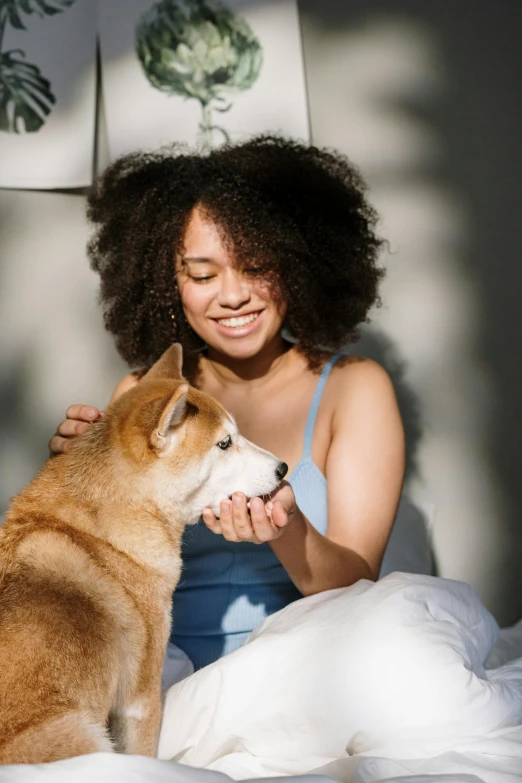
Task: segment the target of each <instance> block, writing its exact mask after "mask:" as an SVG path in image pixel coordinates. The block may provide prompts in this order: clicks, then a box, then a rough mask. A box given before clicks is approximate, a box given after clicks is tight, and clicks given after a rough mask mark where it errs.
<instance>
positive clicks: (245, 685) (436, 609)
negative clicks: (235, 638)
mask: <svg viewBox="0 0 522 783" xmlns="http://www.w3.org/2000/svg"><path fill="white" fill-rule="evenodd" d="M517 656H520V657H517ZM488 659H489V660H488ZM494 667H495V668H494ZM159 758H160V759H161V760H155V759H145V758H140V757H137V756H134V757H124V756H116V755H113V756H111V755H110V754H95V755H94V756H90V757H88V756H84V757H81V758H78V759H70V760H67V761H63V762H57V763H55V764H49V765H40V766H17V767H15V766H11V767H4V768H0V781H1V783H4V781H5V783H26V782H27V783H29V782H30V781H31V782H32V781H35V783H36V781H40V780H41V781H43V780H46V781H47V780H51V781H62V780H63V781H64V783H65V781H78V783H83V781H97V783H98V781H100V782H101V781H105V780H107V781H109V780H110V781H115V780H125V781H128V782H129V783H132V782H133V781H136V783H145V782H146V781H147V783H167V782H168V781H172V782H175V783H218V781H226V780H227V778H226V777H225V776H230V777H231V778H234V779H254V778H256V779H259V778H264V777H274V776H288V775H292V776H301V775H304V774H308V775H313V776H314V777H315V781H314V780H313V779H310V778H308V779H307V780H308V781H310V783H320V777H321V776H328V777H329V778H334V779H336V780H339V781H344V782H345V783H377V781H387V783H389V782H390V781H392V780H393V781H408V782H409V783H435V782H436V781H437V782H439V781H440V783H442V781H444V782H445V783H458V782H459V783H465V781H467V782H468V783H515V781H521V782H522V624H520V625H519V626H517V627H515V628H514V629H512V630H511V631H509V632H506V633H505V634H504V635H503V636H501V637H500V639H499V629H498V626H497V624H496V622H495V620H494V619H493V617H492V616H491V615H490V614H489V613H488V612H487V610H486V609H485V608H484V606H483V605H482V604H481V602H480V601H479V599H478V598H477V596H476V595H475V593H474V592H473V590H472V589H471V588H470V587H468V586H467V585H465V584H463V583H460V582H454V581H450V580H445V579H440V578H436V577H429V576H417V575H413V574H403V573H394V574H391V575H389V576H387V577H385V578H384V579H382V580H380V581H379V582H377V583H373V582H368V581H361V582H359V583H357V584H356V585H353V586H352V587H349V588H341V589H338V590H332V591H329V592H326V593H321V594H319V595H315V596H311V597H309V598H303V599H302V600H300V601H296V602H295V603H293V604H290V605H289V606H288V607H286V608H285V609H283V610H282V611H280V612H278V613H277V614H275V615H272V616H270V617H268V618H267V619H266V620H265V621H264V622H263V624H262V625H261V626H260V627H259V628H258V629H256V631H254V633H253V634H252V635H251V636H250V638H249V639H248V641H247V642H246V643H245V644H244V645H243V647H241V648H240V649H239V650H237V651H236V652H234V653H232V654H231V655H228V656H225V657H224V658H221V659H220V660H218V661H216V662H215V663H213V664H211V665H210V666H207V667H206V668H204V669H202V670H200V671H198V672H196V673H195V674H192V675H191V676H189V677H187V678H186V679H184V680H182V681H181V682H178V683H177V684H175V685H174V686H173V687H171V688H170V689H169V691H168V692H167V694H166V698H165V705H164V715H163V723H162V729H161V736H160V743H159ZM173 762H178V763H173ZM219 773H224V774H219ZM294 783H297V779H296V781H294ZM303 783H304V781H303Z"/></svg>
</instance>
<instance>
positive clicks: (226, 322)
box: [217, 313, 259, 326]
mask: <svg viewBox="0 0 522 783" xmlns="http://www.w3.org/2000/svg"><path fill="white" fill-rule="evenodd" d="M258 315H259V313H250V315H244V316H242V317H241V318H218V319H217V322H218V324H221V326H246V325H247V324H251V323H252V321H255V319H256V318H257V316H258Z"/></svg>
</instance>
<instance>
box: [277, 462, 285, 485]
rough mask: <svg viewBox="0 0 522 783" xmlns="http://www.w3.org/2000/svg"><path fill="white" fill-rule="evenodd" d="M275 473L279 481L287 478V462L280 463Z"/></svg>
mask: <svg viewBox="0 0 522 783" xmlns="http://www.w3.org/2000/svg"><path fill="white" fill-rule="evenodd" d="M275 473H276V476H277V478H278V479H279V481H282V480H283V479H284V477H285V476H286V474H287V473H288V465H287V464H286V462H280V463H279V465H278V466H277V468H276V472H275Z"/></svg>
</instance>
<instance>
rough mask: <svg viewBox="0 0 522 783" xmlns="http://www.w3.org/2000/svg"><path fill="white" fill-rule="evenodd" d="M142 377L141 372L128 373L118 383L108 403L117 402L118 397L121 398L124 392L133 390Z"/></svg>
mask: <svg viewBox="0 0 522 783" xmlns="http://www.w3.org/2000/svg"><path fill="white" fill-rule="evenodd" d="M141 377H142V373H141V371H139V370H138V371H136V372H130V373H129V374H128V375H126V376H125V377H124V378H122V379H121V381H119V383H118V384H117V386H116V388H115V389H114V391H113V393H112V395H111V398H110V400H109V402H113V401H114V400H117V399H118V397H121V395H122V394H124V393H125V392H126V391H129V389H132V388H134V386H136V384H137V383H138V381H139V380H140V378H141Z"/></svg>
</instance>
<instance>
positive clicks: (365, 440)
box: [270, 360, 405, 595]
mask: <svg viewBox="0 0 522 783" xmlns="http://www.w3.org/2000/svg"><path fill="white" fill-rule="evenodd" d="M337 376H338V377H337V385H338V393H337V402H336V405H335V411H334V416H333V422H332V442H331V445H330V448H329V451H328V457H327V463H326V479H327V482H328V528H327V532H326V536H323V535H321V534H320V533H319V532H318V531H317V530H316V529H315V528H314V527H313V526H312V525H311V524H310V522H309V521H308V520H307V519H306V518H305V517H304V515H303V514H302V513H301V512H300V511H299V509H297V508H296V509H295V510H293V509H290V508H289V509H285V511H288V512H290V514H291V516H290V518H289V522H290V524H288V525H286V527H285V528H284V531H283V533H282V535H281V536H280V537H279V538H277V539H275V540H273V541H271V542H270V545H271V547H272V549H273V551H274V553H275V554H276V555H277V557H278V558H279V560H280V561H281V563H282V564H283V566H284V567H285V569H286V570H287V571H288V573H289V575H290V577H291V579H292V580H293V582H294V583H295V585H296V586H297V587H298V589H299V590H300V591H301V592H302V593H303V594H304V595H311V594H313V593H318V592H322V591H323V590H330V589H333V588H335V587H343V586H347V585H350V584H353V583H354V582H356V581H357V580H358V579H361V578H367V579H377V577H378V575H379V571H380V567H381V562H382V557H383V554H384V550H385V547H386V544H387V542H388V538H389V535H390V532H391V529H392V525H393V521H394V519H395V514H396V512H397V506H398V503H399V499H400V493H401V489H402V482H403V478H404V467H405V442H404V430H403V427H402V421H401V417H400V414H399V410H398V406H397V400H396V398H395V393H394V390H393V386H392V383H391V380H390V378H389V376H388V374H387V373H386V372H385V370H383V368H382V367H380V366H379V365H378V364H376V363H375V362H373V361H370V360H362V361H361V362H358V363H352V364H350V365H347V366H345V367H343V368H339V370H338V372H337ZM274 513H276V509H275V507H274ZM292 516H293V518H292ZM280 518H281V519H283V514H281V517H280Z"/></svg>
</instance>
